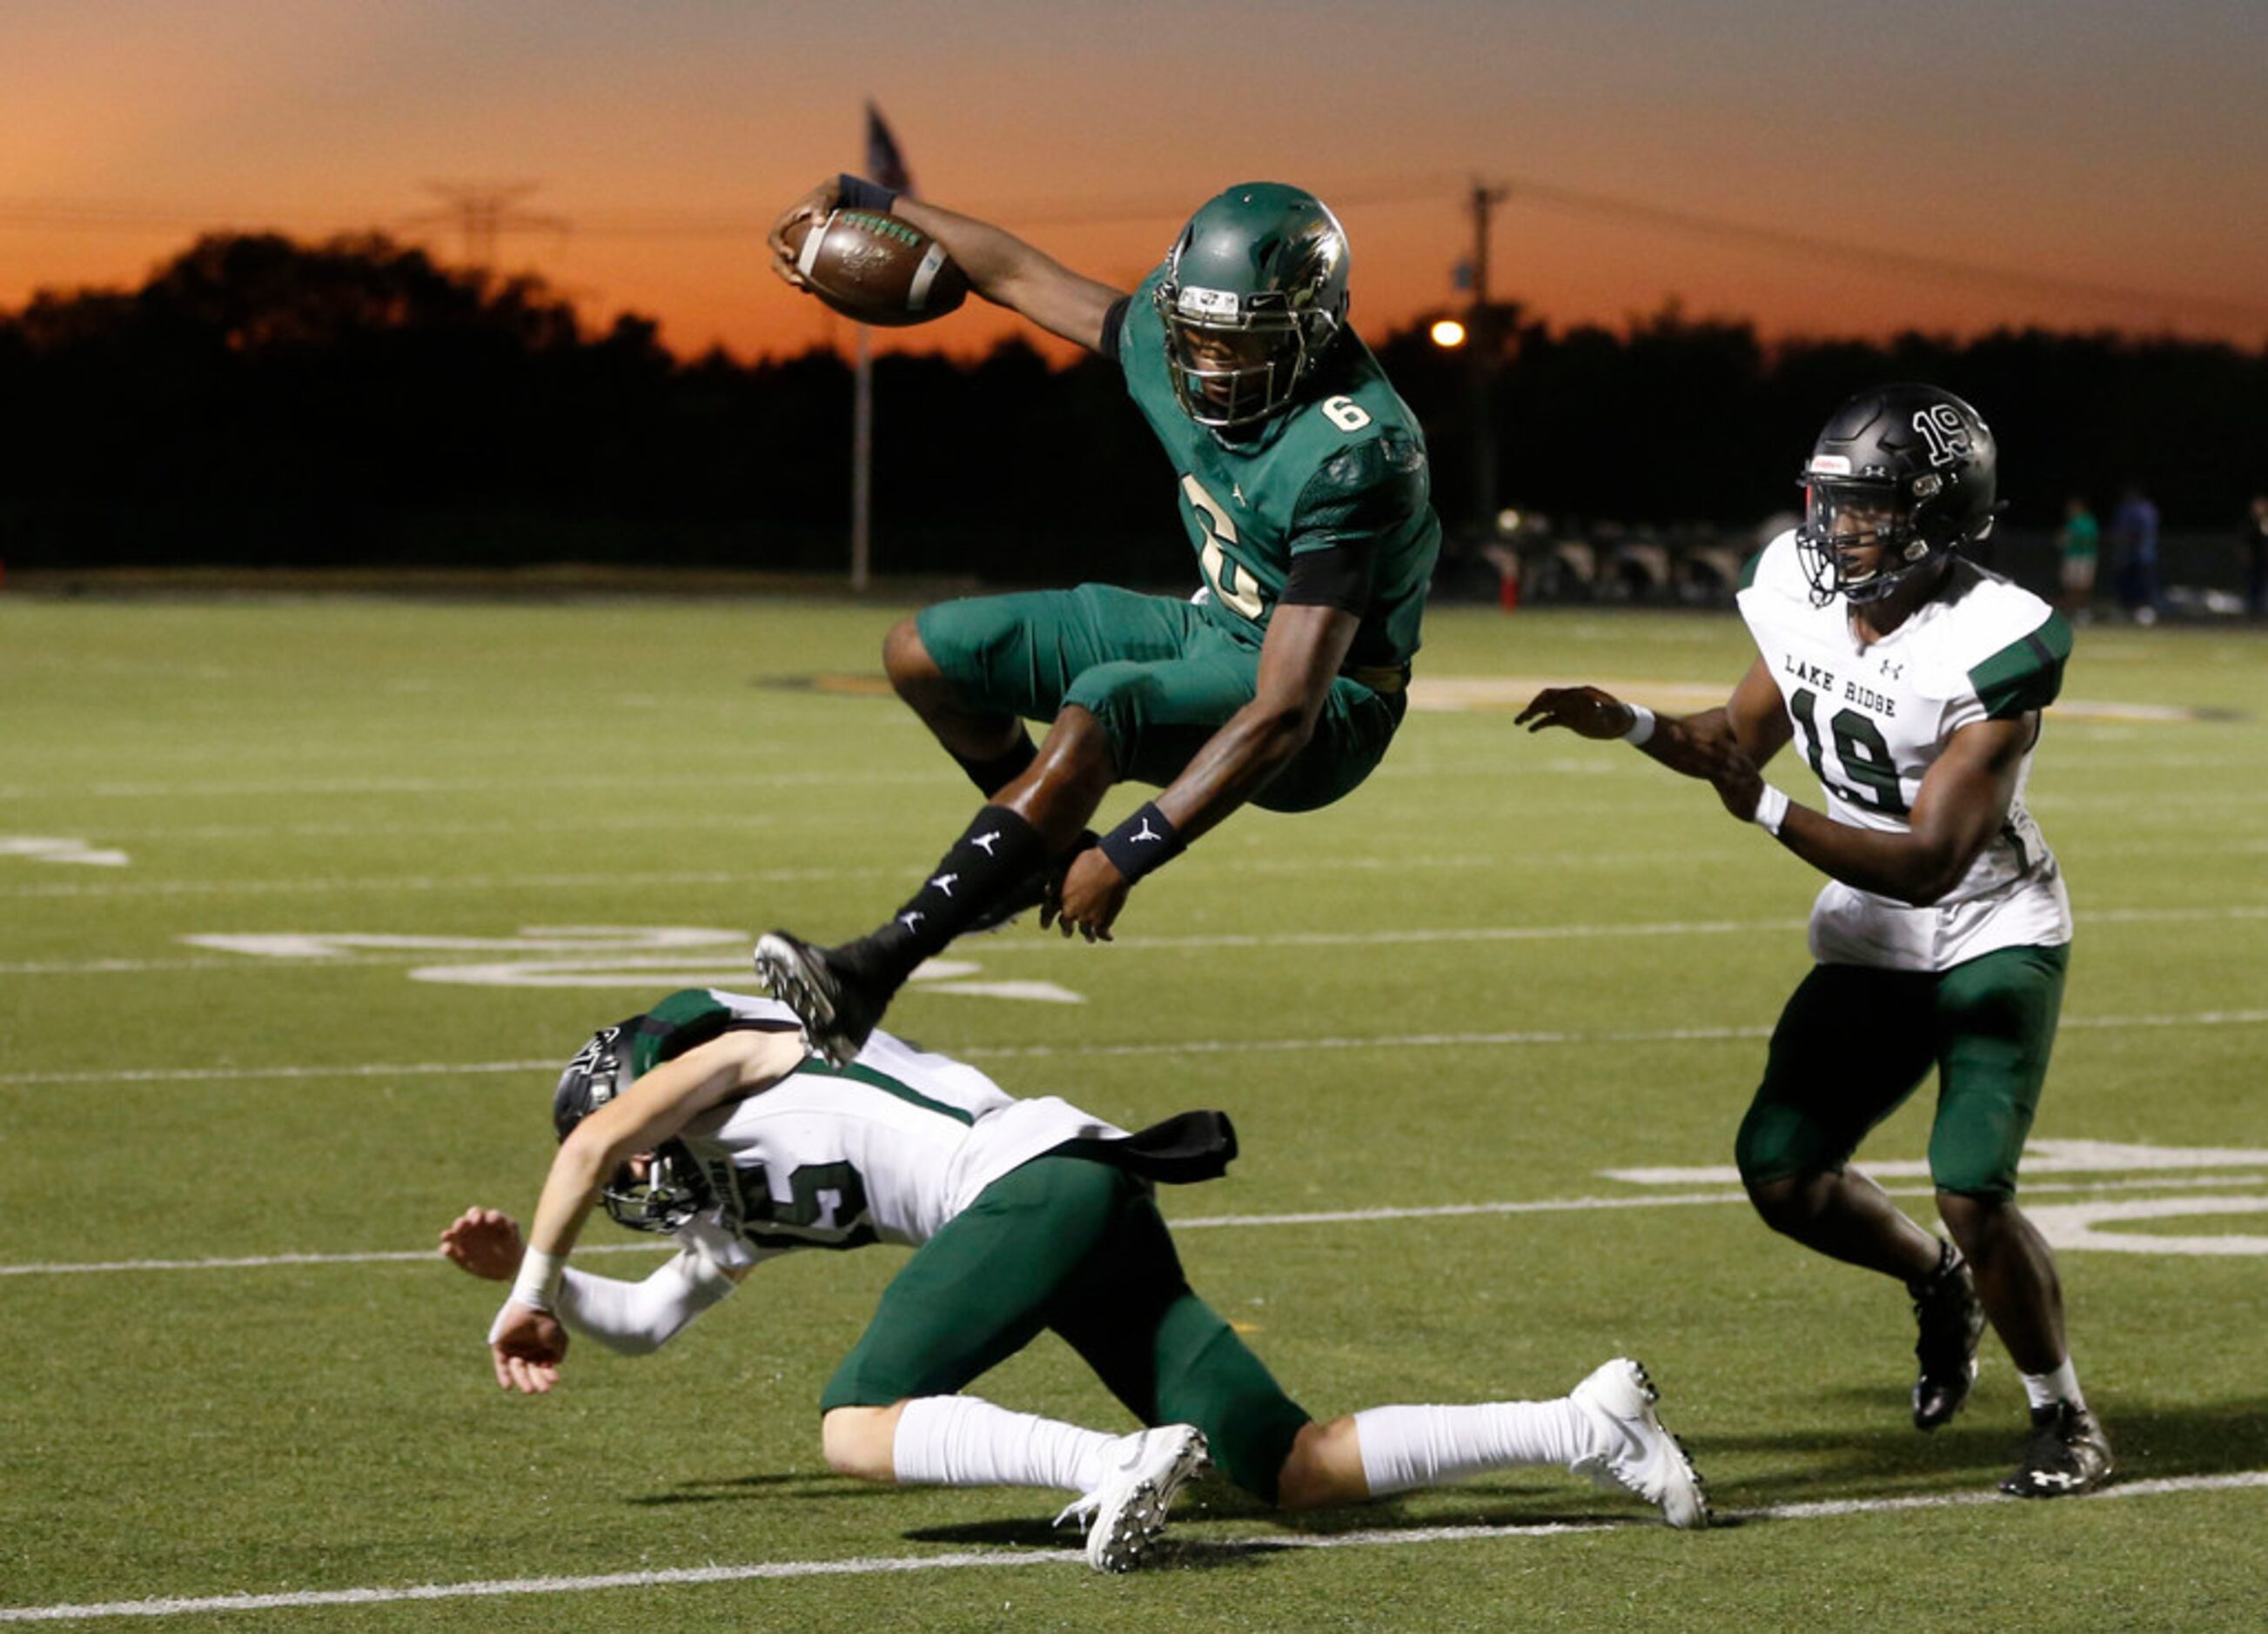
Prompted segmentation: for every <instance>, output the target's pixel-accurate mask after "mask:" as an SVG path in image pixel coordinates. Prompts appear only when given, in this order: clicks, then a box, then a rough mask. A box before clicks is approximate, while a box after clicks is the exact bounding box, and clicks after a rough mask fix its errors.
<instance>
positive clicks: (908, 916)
mask: <svg viewBox="0 0 2268 1634" xmlns="http://www.w3.org/2000/svg"><path fill="white" fill-rule="evenodd" d="M920 920H921V914H920V913H919V911H918V910H917V909H911V908H909V909H906V911H905V912H903V913H902V914H900V915H899V916H898V923H899V924H902V925H903V926H905V928H906V929H907V930H909V931H910V930H912V929H913V928H914V926H915V925H916V924H918V923H919V922H920Z"/></svg>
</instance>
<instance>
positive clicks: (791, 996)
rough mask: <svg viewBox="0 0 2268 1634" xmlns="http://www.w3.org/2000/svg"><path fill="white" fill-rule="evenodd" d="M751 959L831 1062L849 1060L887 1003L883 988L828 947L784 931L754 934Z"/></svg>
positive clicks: (806, 1038)
mask: <svg viewBox="0 0 2268 1634" xmlns="http://www.w3.org/2000/svg"><path fill="white" fill-rule="evenodd" d="M755 964H756V974H757V975H761V976H762V977H763V979H764V982H765V983H766V985H768V986H769V987H770V989H771V990H772V996H773V997H776V998H777V999H778V1000H779V1001H780V1002H781V1003H782V1004H784V1005H786V1006H787V1007H788V1008H789V1009H791V1010H792V1011H794V1012H795V1016H796V1019H797V1020H799V1021H800V1022H801V1023H803V1041H804V1043H805V1044H806V1046H807V1047H808V1048H809V1049H811V1050H812V1052H813V1053H814V1054H815V1055H818V1056H823V1057H825V1058H826V1060H827V1062H828V1064H829V1065H830V1066H837V1067H846V1066H849V1065H850V1064H851V1060H852V1058H853V1057H854V1056H857V1055H858V1052H859V1050H860V1049H864V1048H865V1043H866V1040H867V1039H868V1038H869V1037H870V1036H871V1035H872V1034H873V1031H874V1028H875V1027H876V1025H877V1024H879V1023H880V1020H881V1019H882V1012H883V1011H885V1010H887V1008H888V1007H889V1003H890V995H889V993H888V992H887V991H880V992H878V991H876V990H874V985H873V984H872V983H867V982H865V981H863V980H862V979H861V978H860V977H859V975H858V973H857V972H855V971H853V970H852V969H851V968H849V967H848V966H847V965H845V964H844V963H843V962H842V961H840V960H839V959H838V958H837V957H836V955H835V954H834V953H831V952H830V951H829V950H828V949H826V948H823V947H814V946H811V945H810V944H809V943H808V942H805V941H803V940H801V939H799V938H796V937H792V936H790V935H789V934H788V933H787V932H786V931H766V932H765V933H764V934H763V935H762V936H760V937H758V938H756V954H755Z"/></svg>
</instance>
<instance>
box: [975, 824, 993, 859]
mask: <svg viewBox="0 0 2268 1634" xmlns="http://www.w3.org/2000/svg"><path fill="white" fill-rule="evenodd" d="M999 841H1000V831H999V830H998V828H995V829H993V830H992V832H991V833H990V834H980V835H976V837H975V838H974V839H972V840H970V841H969V842H968V843H970V844H971V845H974V846H976V847H977V848H978V849H979V850H983V853H984V854H985V855H986V856H987V857H990V856H991V855H992V848H993V847H994V846H995V845H997V844H998V843H999Z"/></svg>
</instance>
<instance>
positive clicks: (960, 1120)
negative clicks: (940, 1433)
mask: <svg viewBox="0 0 2268 1634" xmlns="http://www.w3.org/2000/svg"><path fill="white" fill-rule="evenodd" d="M709 997H711V998H713V999H714V1000H715V1001H716V1002H717V1003H718V1004H719V1005H724V1006H725V1007H726V1008H727V1009H729V1010H731V1011H732V1012H733V1014H734V1015H735V1016H736V1017H738V1018H740V1019H743V1020H752V1021H758V1022H769V1023H780V1024H784V1025H787V1026H793V1025H794V1022H795V1017H794V1014H793V1012H791V1011H790V1010H789V1009H788V1008H787V1007H786V1006H785V1005H780V1004H777V1003H776V1002H774V1001H773V1000H771V999H768V998H754V997H747V995H745V994H740V993H728V992H724V991H721V990H711V992H710V994H709ZM1125 1132H1126V1131H1125V1130H1121V1129H1119V1128H1117V1127H1116V1125H1113V1124H1110V1123H1106V1122H1103V1121H1102V1120H1101V1119H1100V1118H1097V1117H1094V1116H1093V1115H1090V1114H1088V1113H1086V1112H1082V1111H1080V1110H1079V1108H1077V1107H1074V1106H1071V1104H1069V1103H1068V1102H1066V1101H1064V1100H1058V1099H1057V1098H1056V1097H1054V1096H1052V1095H1049V1096H1044V1097H1041V1098H1038V1099H1035V1100H1020V1099H1018V1098H1017V1097H1015V1096H1013V1095H1011V1094H1010V1093H1008V1092H1007V1091H1005V1090H1004V1089H1002V1088H1001V1087H1000V1086H998V1084H995V1083H994V1082H993V1081H992V1080H991V1079H990V1078H987V1077H985V1075H984V1074H983V1073H982V1072H980V1071H977V1070H976V1068H975V1067H972V1066H970V1065H968V1064H966V1063H965V1062H960V1061H955V1060H954V1059H952V1058H951V1057H949V1056H933V1055H929V1054H925V1053H924V1052H923V1051H921V1050H918V1049H914V1048H913V1047H912V1046H911V1045H909V1044H907V1043H906V1042H904V1041H902V1040H900V1039H897V1038H894V1037H892V1036H891V1035H890V1034H887V1033H883V1032H879V1031H878V1032H876V1033H875V1034H874V1035H873V1037H872V1038H870V1039H868V1040H867V1041H866V1046H865V1049H861V1050H860V1051H859V1052H858V1056H857V1058H856V1059H855V1060H853V1061H852V1062H851V1064H850V1065H849V1066H847V1067H843V1068H839V1069H838V1068H835V1067H830V1066H828V1064H826V1063H825V1062H824V1061H821V1060H820V1059H818V1058H817V1057H815V1056H813V1057H806V1060H805V1061H804V1063H803V1064H802V1065H801V1066H799V1067H798V1068H797V1069H796V1070H795V1071H793V1072H791V1073H790V1074H788V1076H787V1077H786V1078H783V1079H781V1080H780V1081H779V1082H778V1083H777V1084H775V1085H774V1086H772V1087H770V1089H767V1090H763V1091H761V1092H759V1093H756V1094H753V1095H750V1096H748V1097H747V1098H746V1099H745V1100H737V1101H733V1102H729V1103H728V1104H726V1105H724V1106H721V1107H718V1108H713V1109H711V1111H709V1112H707V1113H704V1114H703V1115H701V1116H700V1117H698V1118H696V1119H695V1120H694V1121H693V1122H692V1123H691V1124H689V1126H688V1127H687V1128H686V1130H684V1132H683V1133H682V1134H681V1136H680V1137H679V1138H680V1139H681V1141H683V1143H684V1144H685V1146H686V1148H687V1149H688V1150H689V1152H692V1154H693V1155H694V1157H695V1159H696V1160H697V1161H698V1162H699V1163H700V1165H701V1167H702V1169H703V1173H704V1174H706V1175H707V1176H708V1179H709V1182H710V1185H711V1188H712V1189H714V1191H715V1193H716V1196H717V1198H718V1202H717V1204H716V1206H715V1207H713V1208H711V1209H710V1210H709V1211H705V1212H704V1213H703V1214H702V1215H701V1216H699V1217H698V1218H696V1219H694V1220H693V1221H691V1222H689V1224H688V1225H687V1226H684V1227H683V1228H681V1230H680V1231H679V1232H678V1233H676V1234H677V1237H678V1240H680V1242H681V1244H683V1246H685V1247H687V1248H693V1249H694V1250H695V1251H696V1252H698V1253H700V1254H702V1255H704V1256H706V1257H708V1258H710V1259H712V1260H714V1261H716V1262H718V1264H720V1265H723V1266H725V1267H726V1268H728V1269H738V1268H740V1267H745V1266H748V1265H753V1264H755V1262H757V1261H759V1260H763V1259H769V1258H770V1257H772V1256H773V1255H780V1254H784V1253H787V1252H789V1251H791V1250H792V1249H795V1248H859V1247H861V1246H863V1245H865V1244H866V1243H870V1242H898V1243H915V1244H918V1243H924V1242H926V1241H928V1240H930V1239H931V1238H932V1237H933V1236H935V1235H936V1234H937V1233H938V1231H939V1229H940V1228H941V1227H942V1226H944V1225H945V1223H946V1221H947V1220H950V1219H951V1218H954V1216H955V1215H956V1214H959V1213H960V1212H961V1211H962V1210H963V1209H965V1208H967V1207H968V1205H969V1204H970V1203H974V1202H975V1201H976V1197H977V1194H978V1193H980V1192H982V1191H983V1189H984V1188H985V1187H987V1186H989V1185H990V1184H991V1183H992V1182H993V1181H996V1180H998V1179H999V1178H1000V1176H1002V1175H1003V1174H1006V1173H1008V1171H1009V1170H1011V1169H1013V1168H1015V1167H1018V1166H1019V1165H1020V1164H1023V1163H1027V1162H1028V1161H1030V1160H1031V1159H1034V1158H1035V1157H1038V1156H1040V1155H1041V1154H1042V1152H1049V1151H1052V1150H1054V1149H1055V1148H1056V1147H1057V1146H1059V1145H1063V1143H1064V1142H1065V1141H1067V1140H1076V1139H1081V1138H1087V1137H1103V1138H1109V1137H1117V1136H1122V1135H1123V1134H1124V1133H1125Z"/></svg>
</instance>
